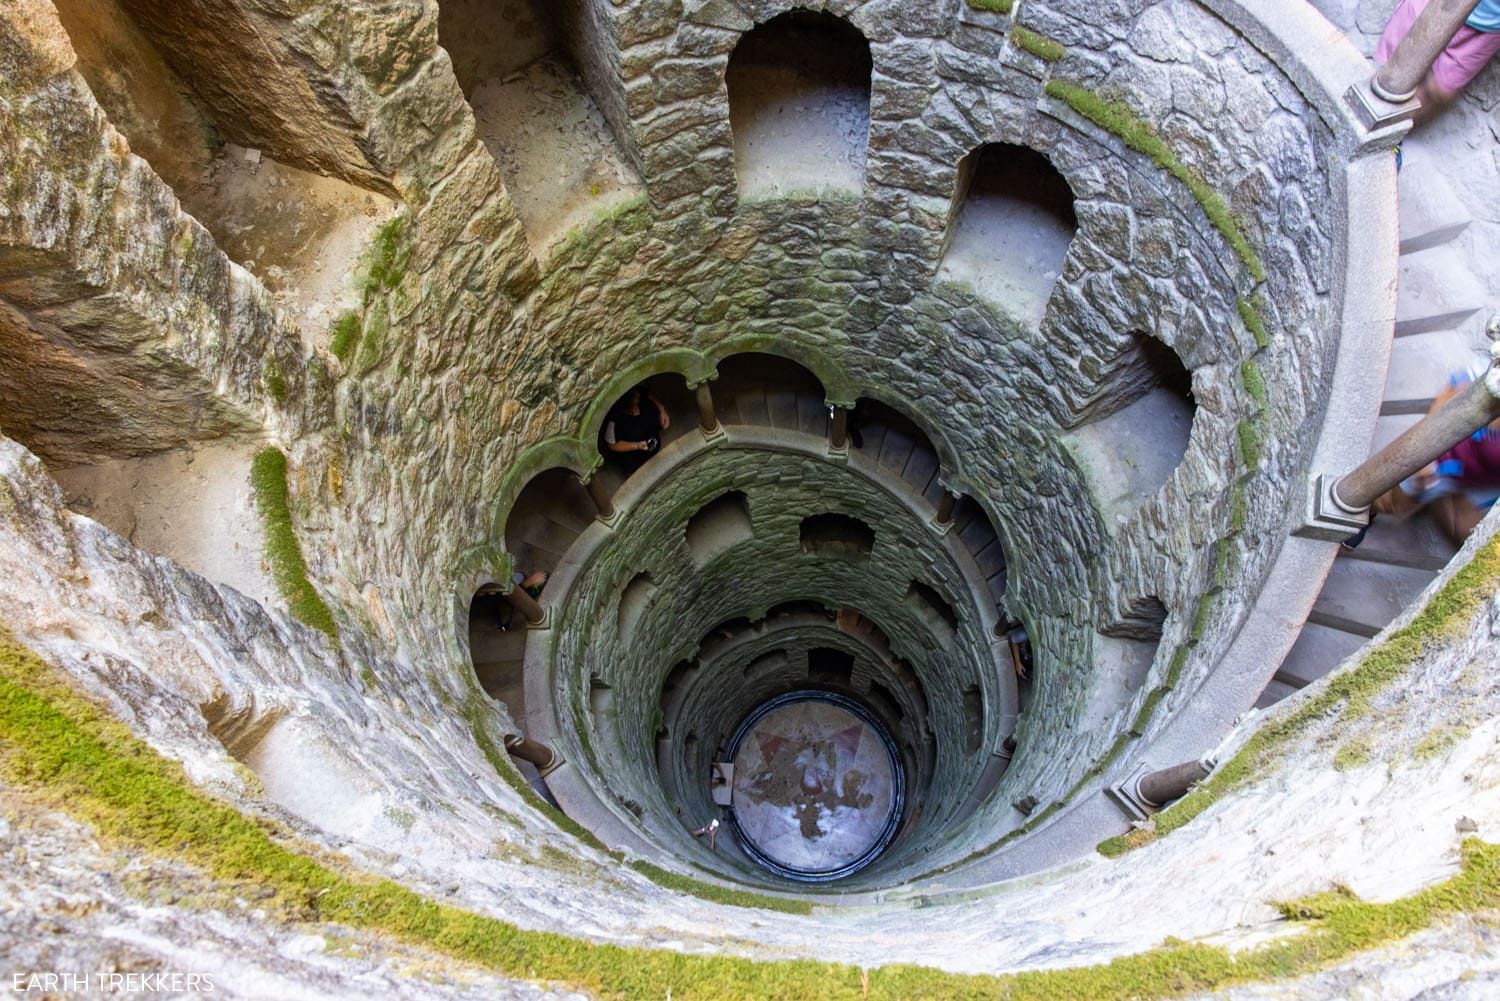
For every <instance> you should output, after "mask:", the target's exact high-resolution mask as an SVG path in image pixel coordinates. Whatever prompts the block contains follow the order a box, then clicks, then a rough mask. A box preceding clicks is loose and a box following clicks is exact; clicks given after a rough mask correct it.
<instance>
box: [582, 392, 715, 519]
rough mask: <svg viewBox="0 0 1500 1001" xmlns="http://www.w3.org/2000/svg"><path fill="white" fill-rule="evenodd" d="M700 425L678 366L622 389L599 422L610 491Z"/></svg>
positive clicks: (601, 474) (601, 472)
mask: <svg viewBox="0 0 1500 1001" xmlns="http://www.w3.org/2000/svg"><path fill="white" fill-rule="evenodd" d="M697 426H698V410H697V404H696V403H695V402H694V400H693V393H692V391H691V390H689V389H688V388H687V380H686V379H684V378H683V377H682V376H681V375H678V374H677V373H675V372H666V373H662V374H660V375H653V376H650V377H649V378H646V379H642V380H641V381H640V382H638V383H636V384H635V385H633V386H631V387H630V388H629V389H627V390H626V391H625V392H624V393H622V394H620V396H619V398H618V399H616V400H615V401H614V402H613V403H612V404H611V405H610V408H609V410H608V411H607V412H606V413H605V415H604V420H603V422H602V423H601V424H600V426H599V434H598V445H599V454H601V455H602V456H604V466H603V467H602V468H601V469H600V470H599V471H598V472H596V473H595V474H594V475H595V476H598V477H601V478H602V481H603V482H604V484H605V485H606V486H607V488H608V490H609V492H610V493H613V492H614V491H615V490H616V489H617V488H618V487H619V486H620V484H621V483H623V482H624V481H625V480H626V479H628V478H629V477H630V476H631V475H633V474H634V473H635V471H636V470H638V469H640V468H641V467H642V466H644V465H645V464H646V463H648V462H650V461H651V460H652V459H653V458H655V456H656V455H657V453H658V452H660V451H661V450H662V448H664V447H665V446H667V445H670V444H671V443H672V442H674V441H676V440H677V439H678V438H681V437H682V436H683V435H685V434H688V433H690V432H691V431H692V430H693V429H694V428H695V427H697Z"/></svg>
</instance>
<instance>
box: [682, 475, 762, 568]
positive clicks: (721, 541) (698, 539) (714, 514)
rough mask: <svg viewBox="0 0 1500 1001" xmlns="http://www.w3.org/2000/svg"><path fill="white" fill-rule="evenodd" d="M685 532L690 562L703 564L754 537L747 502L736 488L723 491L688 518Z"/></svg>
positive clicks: (748, 503)
mask: <svg viewBox="0 0 1500 1001" xmlns="http://www.w3.org/2000/svg"><path fill="white" fill-rule="evenodd" d="M686 531H687V545H688V551H689V552H691V553H692V555H693V562H694V563H696V564H698V566H700V567H701V566H704V565H706V564H707V563H708V561H709V560H712V559H713V558H714V557H715V556H718V555H719V554H720V553H723V552H727V551H728V550H730V549H732V548H734V547H735V546H736V545H738V544H739V543H741V542H745V541H747V540H749V539H751V538H753V537H754V535H755V528H754V526H753V524H752V523H751V521H750V502H749V501H748V500H746V498H745V495H744V494H742V493H740V492H739V491H738V490H731V491H729V492H728V493H726V494H722V495H721V496H719V497H718V498H716V499H714V500H711V501H709V502H708V503H707V504H705V505H703V507H701V508H699V509H698V511H697V513H696V514H694V515H693V516H692V517H691V518H689V519H688V523H687V529H686Z"/></svg>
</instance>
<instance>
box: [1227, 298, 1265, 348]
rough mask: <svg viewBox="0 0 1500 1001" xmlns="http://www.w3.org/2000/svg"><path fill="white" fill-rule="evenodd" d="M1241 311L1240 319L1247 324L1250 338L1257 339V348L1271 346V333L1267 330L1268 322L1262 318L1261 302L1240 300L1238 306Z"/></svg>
mask: <svg viewBox="0 0 1500 1001" xmlns="http://www.w3.org/2000/svg"><path fill="white" fill-rule="evenodd" d="M1235 305H1236V308H1238V309H1239V312H1240V319H1241V320H1242V321H1243V322H1244V324H1245V329H1246V330H1248V331H1250V336H1251V337H1254V338H1255V343H1256V345H1257V346H1259V347H1262V348H1267V347H1270V346H1271V332H1270V331H1269V330H1267V329H1266V321H1265V319H1264V318H1262V316H1261V305H1260V302H1259V300H1251V299H1240V300H1239V301H1238V302H1237V303H1236V304H1235Z"/></svg>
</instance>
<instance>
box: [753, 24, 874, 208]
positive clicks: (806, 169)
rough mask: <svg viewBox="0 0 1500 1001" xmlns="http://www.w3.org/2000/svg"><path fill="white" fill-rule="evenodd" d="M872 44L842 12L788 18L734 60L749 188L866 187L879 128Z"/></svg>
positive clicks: (766, 192)
mask: <svg viewBox="0 0 1500 1001" xmlns="http://www.w3.org/2000/svg"><path fill="white" fill-rule="evenodd" d="M871 66H872V63H871V59H870V43H869V42H868V41H866V40H865V37H864V35H862V34H861V33H860V32H859V30H858V29H857V28H855V27H854V26H853V25H851V24H849V22H847V21H845V20H844V19H843V18H840V17H836V16H834V15H832V14H826V13H823V12H820V11H808V10H794V11H788V12H787V13H785V14H780V15H778V16H776V17H773V18H772V19H771V20H769V21H767V22H766V23H765V24H762V25H759V26H757V27H756V28H755V29H753V30H752V31H749V32H747V33H746V34H745V35H744V37H742V38H741V39H740V41H739V44H738V45H736V46H735V49H734V52H733V53H732V54H731V55H730V57H729V67H728V69H727V71H726V72H725V74H724V82H725V84H726V86H727V87H728V90H729V124H730V127H731V128H732V129H733V131H734V164H735V173H736V175H737V176H738V179H739V189H740V194H741V195H742V196H746V197H772V196H776V195H784V194H787V193H790V192H793V191H799V190H801V191H806V190H818V189H827V188H842V189H845V190H848V191H856V192H857V191H860V190H862V189H863V188H864V182H865V151H866V148H867V146H868V145H869V134H870V71H871Z"/></svg>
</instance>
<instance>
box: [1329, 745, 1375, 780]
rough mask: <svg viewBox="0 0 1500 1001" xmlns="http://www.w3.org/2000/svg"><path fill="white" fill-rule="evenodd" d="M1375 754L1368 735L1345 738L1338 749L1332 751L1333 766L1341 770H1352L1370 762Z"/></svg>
mask: <svg viewBox="0 0 1500 1001" xmlns="http://www.w3.org/2000/svg"><path fill="white" fill-rule="evenodd" d="M1374 756H1375V748H1374V747H1373V746H1372V745H1371V743H1370V738H1368V737H1355V738H1354V739H1352V740H1346V741H1344V743H1342V744H1340V745H1339V749H1338V750H1337V751H1334V752H1333V767H1334V768H1335V769H1337V770H1338V771H1341V772H1347V771H1352V770H1353V769H1355V768H1358V767H1360V766H1361V765H1367V764H1369V763H1370V759H1371V758H1373V757H1374Z"/></svg>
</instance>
